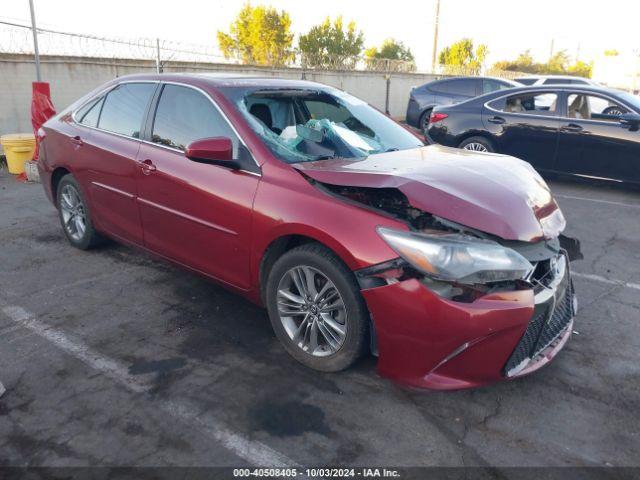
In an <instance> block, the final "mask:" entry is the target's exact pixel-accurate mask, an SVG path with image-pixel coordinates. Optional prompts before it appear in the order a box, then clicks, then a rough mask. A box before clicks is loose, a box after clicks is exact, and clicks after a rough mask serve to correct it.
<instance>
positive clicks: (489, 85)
mask: <svg viewBox="0 0 640 480" xmlns="http://www.w3.org/2000/svg"><path fill="white" fill-rule="evenodd" d="M507 88H513V86H512V85H509V84H508V83H503V82H501V81H499V80H493V79H492V78H485V79H483V80H482V93H490V92H496V91H498V90H506V89H507Z"/></svg>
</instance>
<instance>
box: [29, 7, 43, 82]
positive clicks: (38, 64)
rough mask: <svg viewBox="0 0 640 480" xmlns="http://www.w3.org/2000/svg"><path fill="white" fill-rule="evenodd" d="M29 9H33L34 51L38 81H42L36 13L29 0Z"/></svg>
mask: <svg viewBox="0 0 640 480" xmlns="http://www.w3.org/2000/svg"><path fill="white" fill-rule="evenodd" d="M29 8H30V9H31V31H32V32H33V51H34V52H35V55H36V80H37V81H38V82H40V81H41V79H42V78H41V76H40V52H39V51H38V31H37V30H36V12H35V10H34V8H33V0H29Z"/></svg>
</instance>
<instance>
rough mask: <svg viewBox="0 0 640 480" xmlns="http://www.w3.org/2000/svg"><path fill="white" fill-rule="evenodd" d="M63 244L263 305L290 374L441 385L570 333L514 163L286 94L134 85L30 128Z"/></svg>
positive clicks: (526, 368)
mask: <svg viewBox="0 0 640 480" xmlns="http://www.w3.org/2000/svg"><path fill="white" fill-rule="evenodd" d="M39 140H40V142H41V145H42V153H41V157H40V162H39V168H40V174H41V177H42V179H43V184H44V188H45V190H46V193H47V195H48V196H49V198H50V199H51V201H52V202H53V203H54V205H55V206H56V207H57V208H58V211H59V214H60V220H61V223H62V227H63V229H64V232H65V234H66V236H67V238H68V239H69V242H70V243H71V244H72V245H74V246H75V247H78V248H81V249H88V248H91V247H94V246H96V245H98V244H99V243H100V242H101V241H102V240H103V239H104V238H105V237H110V238H112V239H115V240H117V241H121V242H124V243H127V244H130V245H134V246H137V247H140V248H143V249H145V250H148V251H149V252H152V253H154V254H156V255H159V256H160V257H163V258H165V259H167V260H169V261H171V262H174V263H176V264H179V265H181V266H183V267H185V268H188V269H190V270H193V271H194V272H197V273H199V274H202V275H205V276H207V277H209V278H211V279H213V280H215V281H217V282H220V283H222V284H223V285H225V286H226V287H228V288H229V289H231V290H233V291H235V292H238V293H240V294H242V295H244V296H246V297H247V298H249V299H250V300H252V301H254V302H256V303H259V304H262V305H264V306H265V307H266V308H267V310H268V312H269V317H270V319H271V323H272V325H273V328H274V330H275V333H276V335H277V337H278V338H279V340H280V341H281V342H282V344H283V346H284V348H285V349H286V350H287V351H288V352H289V353H290V354H291V355H292V356H293V357H294V358H295V359H297V360H298V361H299V362H301V363H303V364H305V365H307V366H309V367H312V368H315V369H317V370H322V371H331V372H335V371H339V370H342V369H345V368H347V367H349V366H350V365H352V364H353V363H354V362H355V361H356V360H357V359H358V358H359V357H360V356H361V355H363V354H364V353H366V352H368V351H371V352H373V354H375V355H378V357H379V358H378V369H379V372H380V373H381V374H382V375H384V376H387V377H390V378H393V379H395V380H397V381H400V382H402V383H405V384H408V385H412V386H416V387H424V388H435V389H457V388H467V387H475V386H478V385H483V384H486V383H489V382H494V381H498V380H503V379H509V378H514V377H518V376H522V375H525V374H527V373H530V372H532V371H534V370H536V369H538V368H540V367H541V366H542V365H544V364H545V363H547V362H548V361H549V360H550V359H551V358H553V356H554V355H555V354H556V353H557V352H558V351H559V350H560V349H561V348H562V346H563V345H564V343H565V342H566V340H567V338H568V337H569V335H570V334H571V331H572V324H573V317H574V314H575V308H576V302H575V296H574V292H573V287H572V282H571V277H570V272H569V260H568V256H567V251H566V249H565V247H566V245H565V243H564V242H566V241H568V239H566V238H564V237H563V236H562V235H561V232H562V230H563V229H564V227H565V220H564V218H563V216H562V213H561V211H560V209H559V208H558V205H557V204H556V202H555V201H554V199H553V197H552V196H551V194H550V192H549V189H548V187H547V185H546V184H545V182H544V181H543V180H542V179H541V178H540V176H539V175H538V174H537V173H536V172H535V171H534V170H533V169H532V168H531V167H530V166H529V164H527V163H525V162H522V161H520V160H517V159H515V158H511V157H506V156H501V155H493V154H479V153H475V152H465V151H461V150H455V149H450V148H446V147H441V146H427V147H425V146H424V145H423V143H422V142H421V141H420V140H419V139H418V138H416V136H414V135H413V134H411V133H410V132H408V131H407V130H406V129H405V128H403V127H402V126H400V125H398V124H397V123H395V122H394V121H392V120H391V119H389V118H388V117H387V116H385V115H383V114H382V113H380V112H379V111H377V110H376V109H374V108H372V107H370V106H369V105H367V104H366V103H365V102H363V101H361V100H358V99H357V98H355V97H353V96H351V95H348V94H346V93H345V92H343V91H340V90H337V89H335V88H331V87H327V86H324V85H320V84H317V83H312V82H306V81H293V80H280V79H265V78H247V77H228V76H227V77H222V76H211V75H206V74H202V75H195V74H194V75H138V76H129V77H121V78H118V79H116V80H113V81H112V82H109V83H108V84H106V85H104V86H102V87H100V88H98V89H97V90H95V91H94V92H92V93H90V94H89V95H87V96H86V97H84V98H83V99H81V100H79V101H78V102H76V103H75V104H74V105H72V106H71V107H69V108H68V109H67V110H65V111H64V112H62V113H60V114H59V115H58V116H56V117H55V118H53V119H51V120H50V121H49V122H47V123H46V124H45V126H44V127H43V128H42V129H41V130H40V132H39Z"/></svg>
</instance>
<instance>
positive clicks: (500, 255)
mask: <svg viewBox="0 0 640 480" xmlns="http://www.w3.org/2000/svg"><path fill="white" fill-rule="evenodd" d="M378 233H379V234H380V236H381V237H382V238H383V239H384V240H385V241H386V242H387V243H388V244H389V246H390V247H391V248H392V249H393V250H395V252H396V253H397V254H398V255H400V256H401V257H402V258H404V259H405V260H406V261H407V262H409V263H410V264H411V265H412V266H413V267H414V268H416V269H418V270H419V271H421V272H423V273H424V274H426V275H428V276H430V277H432V278H436V279H438V280H444V281H449V282H458V283H463V284H476V283H489V282H501V281H506V280H518V279H522V278H525V277H526V276H527V275H528V274H529V273H530V272H531V271H532V270H533V265H531V263H529V262H528V261H527V259H526V258H524V257H523V256H522V255H520V254H519V253H518V252H516V251H515V250H512V249H510V248H506V247H503V246H502V245H500V244H498V243H496V242H492V241H490V240H482V239H477V238H473V237H468V236H464V235H455V234H451V235H449V234H443V235H427V234H421V233H414V232H405V231H401V230H392V229H389V228H383V227H379V228H378Z"/></svg>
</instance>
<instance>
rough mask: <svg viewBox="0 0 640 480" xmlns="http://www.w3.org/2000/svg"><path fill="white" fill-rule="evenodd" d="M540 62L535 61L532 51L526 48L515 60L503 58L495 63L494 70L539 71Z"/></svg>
mask: <svg viewBox="0 0 640 480" xmlns="http://www.w3.org/2000/svg"><path fill="white" fill-rule="evenodd" d="M539 66H540V64H538V63H535V62H534V61H533V57H532V56H531V51H529V50H526V51H525V52H524V53H521V54H520V55H518V58H516V59H515V60H503V61H500V62H496V63H495V64H494V65H493V69H494V70H507V71H512V72H523V73H538V70H539Z"/></svg>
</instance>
